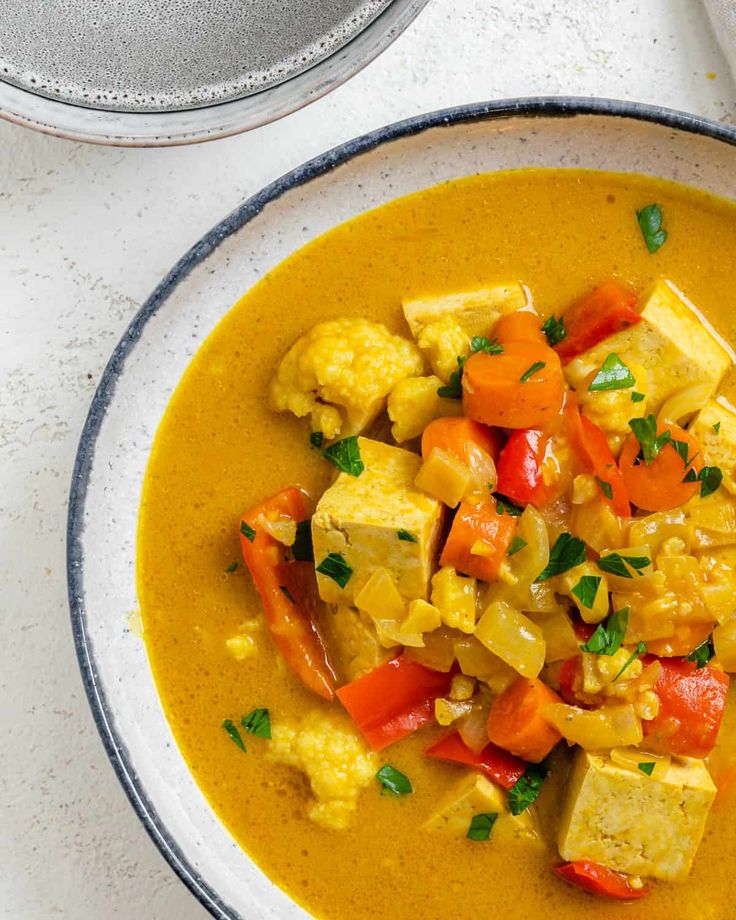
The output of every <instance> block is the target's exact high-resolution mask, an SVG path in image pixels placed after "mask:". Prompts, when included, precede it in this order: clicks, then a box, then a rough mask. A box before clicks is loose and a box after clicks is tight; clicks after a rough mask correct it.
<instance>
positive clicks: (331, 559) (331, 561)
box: [317, 553, 353, 588]
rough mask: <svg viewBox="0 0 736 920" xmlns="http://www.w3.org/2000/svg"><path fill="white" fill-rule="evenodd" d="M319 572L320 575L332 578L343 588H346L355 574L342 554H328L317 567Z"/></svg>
mask: <svg viewBox="0 0 736 920" xmlns="http://www.w3.org/2000/svg"><path fill="white" fill-rule="evenodd" d="M317 571H318V572H319V573H320V575H326V576H327V578H331V579H332V580H333V581H334V582H336V583H337V584H338V585H339V586H340V587H341V588H344V587H345V585H346V584H347V583H348V582H349V581H350V577H351V575H352V574H353V570H352V568H351V566H350V565H349V564H348V562H347V561H346V559H345V557H344V556H343V555H342V553H328V555H327V556H325V558H324V559H323V560H322V562H320V564H319V565H318V566H317Z"/></svg>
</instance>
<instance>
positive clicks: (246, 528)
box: [240, 521, 256, 543]
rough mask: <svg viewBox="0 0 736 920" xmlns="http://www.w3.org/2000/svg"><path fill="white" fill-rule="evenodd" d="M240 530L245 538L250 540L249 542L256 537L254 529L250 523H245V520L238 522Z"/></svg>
mask: <svg viewBox="0 0 736 920" xmlns="http://www.w3.org/2000/svg"><path fill="white" fill-rule="evenodd" d="M240 532H241V533H242V534H243V536H244V537H245V539H246V540H250V542H251V543H252V542H253V541H254V540H255V538H256V532H255V530H253V528H252V527H251V526H250V524H248V523H247V521H241V522H240Z"/></svg>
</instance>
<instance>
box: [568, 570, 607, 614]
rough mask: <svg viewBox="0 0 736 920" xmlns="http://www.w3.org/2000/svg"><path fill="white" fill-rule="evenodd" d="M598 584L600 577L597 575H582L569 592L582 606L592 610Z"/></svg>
mask: <svg viewBox="0 0 736 920" xmlns="http://www.w3.org/2000/svg"><path fill="white" fill-rule="evenodd" d="M600 584H601V579H600V577H599V576H598V575H583V576H582V578H581V579H580V581H579V582H578V583H577V584H576V585H575V587H574V588H573V589H572V591H571V592H570V593H571V594H573V595H574V596H575V597H576V598H577V599H578V600H579V601H580V603H581V604H582V605H583V607H587V608H588V610H592V609H593V604H594V603H595V596H596V594H597V593H598V588H599V587H600Z"/></svg>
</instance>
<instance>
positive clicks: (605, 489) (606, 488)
mask: <svg viewBox="0 0 736 920" xmlns="http://www.w3.org/2000/svg"><path fill="white" fill-rule="evenodd" d="M595 481H596V482H597V483H598V488H599V489H600V490H601V492H602V493H603V494H604V495H605V496H606V498H607V499H608V500H609V501H610V500H611V499H612V498H613V486H612V485H611V483H610V482H606V481H605V480H604V479H599V478H598V477H597V476H596V477H595Z"/></svg>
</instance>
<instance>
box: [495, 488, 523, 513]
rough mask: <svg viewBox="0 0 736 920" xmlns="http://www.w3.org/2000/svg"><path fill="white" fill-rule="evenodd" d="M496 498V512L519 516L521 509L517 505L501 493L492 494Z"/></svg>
mask: <svg viewBox="0 0 736 920" xmlns="http://www.w3.org/2000/svg"><path fill="white" fill-rule="evenodd" d="M493 497H494V498H495V499H496V514H508V515H509V517H519V515H520V514H521V512H522V510H523V509H521V508H519V506H518V505H515V504H514V503H513V502H511V501H509V500H508V498H505V497H504V496H503V495H499V494H498V493H496V494H495V495H494V496H493Z"/></svg>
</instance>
